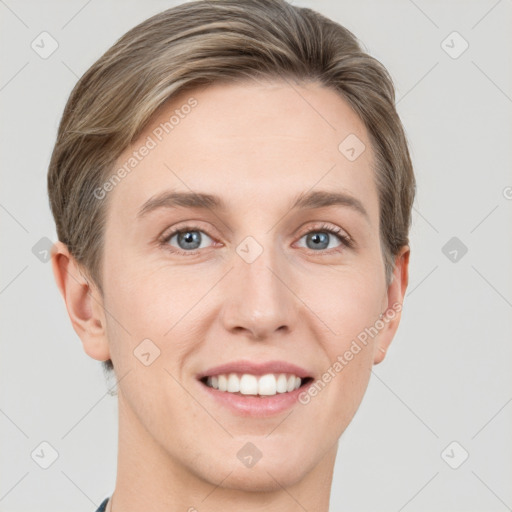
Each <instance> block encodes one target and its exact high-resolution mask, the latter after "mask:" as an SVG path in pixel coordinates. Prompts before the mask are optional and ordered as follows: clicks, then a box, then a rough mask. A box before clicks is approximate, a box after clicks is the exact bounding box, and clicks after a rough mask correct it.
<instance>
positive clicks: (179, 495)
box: [106, 390, 338, 512]
mask: <svg viewBox="0 0 512 512" xmlns="http://www.w3.org/2000/svg"><path fill="white" fill-rule="evenodd" d="M118 398H119V447H118V459H117V463H118V467H117V478H116V486H115V490H114V493H113V495H112V498H111V499H110V500H109V502H108V505H107V510H106V512H135V511H139V510H151V511H154V512H175V511H176V512H178V511H180V512H183V511H187V512H198V511H199V512H201V510H208V511H209V512H217V511H219V512H220V511H222V512H231V511H233V512H235V511H237V512H238V511H239V510H240V509H243V510H244V512H255V511H260V510H262V509H264V510H265V511H266V512H299V511H300V512H303V511H304V510H307V511H308V512H328V510H329V498H330V491H331V483H332V476H333V470H334V463H335V459H336V452H337V448H338V443H337V442H336V443H335V444H334V445H333V446H332V447H331V448H330V449H329V450H328V451H327V452H326V453H325V455H324V457H323V458H322V459H321V460H320V462H319V463H318V464H317V465H316V466H314V467H313V469H312V470H310V471H309V472H308V473H306V474H305V475H304V476H303V478H301V479H300V480H298V481H297V482H296V483H295V484H293V485H291V486H288V487H286V488H285V487H283V486H281V485H280V484H279V483H278V482H277V481H276V480H275V479H274V480H273V479H272V478H271V475H270V473H271V471H269V472H268V473H269V482H268V486H269V489H271V490H267V489H266V490H263V491H261V490H256V491H255V490H247V489H244V488H243V485H236V483H235V485H230V486H229V487H228V484H227V482H228V479H227V477H228V476H229V475H228V474H226V475H219V477H218V479H217V480H216V481H208V479H205V478H204V477H203V476H202V475H200V474H198V473H196V472H195V471H194V467H189V466H187V465H186V463H183V462H180V461H179V460H176V459H175V458H173V457H171V456H170V454H169V453H168V452H167V451H166V450H164V448H163V447H162V446H161V445H160V444H158V443H157V442H156V441H155V439H154V438H153V437H152V436H151V435H150V434H149V432H148V431H147V430H146V429H145V428H144V426H143V425H142V424H141V423H140V422H139V421H138V418H137V417H136V415H135V414H133V411H131V409H129V407H128V406H127V404H126V403H125V402H124V401H123V399H122V393H121V390H119V394H118Z"/></svg>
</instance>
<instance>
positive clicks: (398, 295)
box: [373, 245, 411, 364]
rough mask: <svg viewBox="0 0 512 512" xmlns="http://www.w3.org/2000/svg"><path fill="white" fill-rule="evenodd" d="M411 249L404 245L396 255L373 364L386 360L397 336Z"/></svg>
mask: <svg viewBox="0 0 512 512" xmlns="http://www.w3.org/2000/svg"><path fill="white" fill-rule="evenodd" d="M410 253H411V250H410V248H409V246H408V245H404V246H403V247H402V249H401V250H400V252H399V253H398V255H397V256H396V257H395V270H394V272H393V277H392V279H391V283H390V284H389V286H388V290H387V306H386V307H385V308H384V311H383V313H382V318H381V320H382V321H383V322H384V327H383V329H382V330H381V331H380V333H379V335H378V336H377V338H376V343H375V345H374V355H373V364H379V363H380V362H382V361H383V360H384V357H385V355H386V351H387V349H388V347H389V345H390V344H391V341H392V340H393V338H394V337H395V333H396V331H397V329H398V325H399V323H400V318H401V314H402V304H403V302H404V297H405V290H406V289H407V285H408V283H409V255H410Z"/></svg>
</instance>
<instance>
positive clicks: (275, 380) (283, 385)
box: [207, 373, 302, 396]
mask: <svg viewBox="0 0 512 512" xmlns="http://www.w3.org/2000/svg"><path fill="white" fill-rule="evenodd" d="M301 383H302V379H301V378H300V377H297V376H295V375H287V374H284V373H280V374H273V373H267V374H266V375H261V376H259V377H258V376H256V375H251V374H249V373H244V374H236V373H230V374H221V375H215V376H211V377H208V379H207V385H208V386H210V387H212V388H215V389H218V390H219V391H227V392H228V393H238V392H240V393H241V394H242V395H261V396H271V395H275V394H276V393H287V392H288V393H289V392H290V391H293V390H295V389H298V388H299V387H300V385H301Z"/></svg>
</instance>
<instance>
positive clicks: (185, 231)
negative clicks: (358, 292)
mask: <svg viewBox="0 0 512 512" xmlns="http://www.w3.org/2000/svg"><path fill="white" fill-rule="evenodd" d="M329 235H334V237H335V238H337V239H338V241H339V242H340V244H339V245H338V246H337V247H335V248H331V250H328V251H326V250H325V249H327V248H328V246H329V243H330V241H331V238H332V237H331V236H329ZM175 237H176V243H177V244H178V247H175V246H173V245H171V243H170V242H171V241H172V240H173V238H175ZM204 237H206V238H207V239H209V240H212V238H211V237H210V236H209V235H208V234H207V233H205V231H203V230H202V229H200V228H199V227H198V226H192V225H191V226H185V227H182V228H179V229H175V230H173V231H172V232H171V233H168V234H166V235H164V237H163V238H162V240H161V241H160V244H161V245H162V246H164V247H165V248H166V249H167V250H169V251H170V252H172V253H175V254H181V255H185V256H192V255H195V254H197V253H198V251H199V249H204V248H205V247H204V246H203V247H201V245H202V242H204ZM304 237H307V247H306V248H307V249H309V251H311V252H321V253H325V252H326V253H327V254H330V253H331V252H341V251H343V250H345V249H347V248H353V246H354V242H353V240H352V239H351V238H350V237H349V236H348V235H346V234H345V232H344V231H343V230H342V229H340V228H338V227H331V226H330V225H322V226H319V227H317V228H315V229H311V230H309V231H308V232H306V233H304V234H303V235H302V236H301V237H300V239H302V238H304Z"/></svg>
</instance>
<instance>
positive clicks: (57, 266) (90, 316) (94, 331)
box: [52, 241, 110, 361]
mask: <svg viewBox="0 0 512 512" xmlns="http://www.w3.org/2000/svg"><path fill="white" fill-rule="evenodd" d="M52 268H53V275H54V277H55V281H56V283H57V286H58V288H59V290H60V293H61V295H62V297H63V298H64V301H65V303H66V308H67V310H68V315H69V319H70V320H71V324H72V325H73V329H74V330H75V332H76V333H77V334H78V336H79V337H80V339H81V340H82V344H83V347H84V351H85V352H86V354H88V355H89V356H90V357H92V358H93V359H97V360H99V361H106V360H107V359H109V358H110V351H109V347H108V339H107V335H106V322H105V314H104V312H105V310H104V307H103V297H102V295H101V293H99V291H98V289H97V287H96V286H95V285H94V284H93V283H92V282H91V283H90V282H89V280H88V279H87V278H86V277H85V276H84V275H83V274H82V272H81V268H80V266H79V265H78V264H77V262H76V260H75V258H74V257H73V256H72V255H71V253H70V252H69V250H68V248H67V246H66V245H65V244H64V243H62V242H60V241H58V242H56V243H55V244H54V245H53V248H52Z"/></svg>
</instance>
